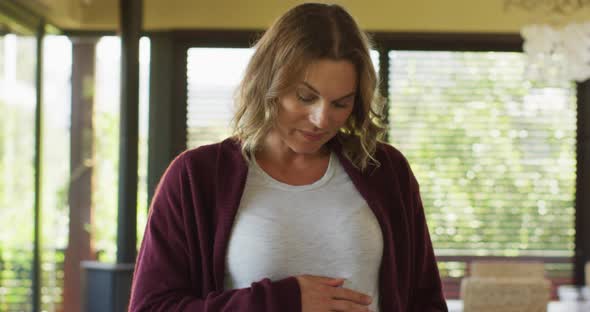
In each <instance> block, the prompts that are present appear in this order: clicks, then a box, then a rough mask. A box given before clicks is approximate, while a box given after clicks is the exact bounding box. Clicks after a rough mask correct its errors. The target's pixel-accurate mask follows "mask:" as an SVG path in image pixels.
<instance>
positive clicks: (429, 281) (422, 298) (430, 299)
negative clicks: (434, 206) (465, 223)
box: [408, 166, 448, 312]
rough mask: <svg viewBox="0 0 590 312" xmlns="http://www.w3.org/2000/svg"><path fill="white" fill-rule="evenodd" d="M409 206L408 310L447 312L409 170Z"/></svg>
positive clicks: (417, 190)
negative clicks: (411, 281) (411, 284)
mask: <svg viewBox="0 0 590 312" xmlns="http://www.w3.org/2000/svg"><path fill="white" fill-rule="evenodd" d="M408 170H409V178H410V183H409V184H410V185H409V186H410V187H409V190H410V194H409V195H410V207H412V209H413V210H414V211H413V218H414V220H413V229H414V231H413V233H412V235H413V236H414V237H413V240H414V244H413V245H414V252H415V256H414V257H413V259H415V263H414V265H415V267H414V268H415V269H414V272H413V273H414V283H415V284H414V285H415V287H414V290H413V292H412V293H413V298H411V299H410V304H411V306H410V309H409V311H415V312H447V311H448V308H447V304H446V301H445V298H444V295H443V291H442V285H441V280H440V274H439V271H438V266H437V263H436V258H435V256H434V250H433V247H432V241H431V239H430V234H429V232H428V226H427V225H426V217H425V214H424V207H423V205H422V199H421V197H420V190H419V185H418V182H417V181H416V178H415V177H414V175H413V173H412V171H411V170H410V169H409V166H408Z"/></svg>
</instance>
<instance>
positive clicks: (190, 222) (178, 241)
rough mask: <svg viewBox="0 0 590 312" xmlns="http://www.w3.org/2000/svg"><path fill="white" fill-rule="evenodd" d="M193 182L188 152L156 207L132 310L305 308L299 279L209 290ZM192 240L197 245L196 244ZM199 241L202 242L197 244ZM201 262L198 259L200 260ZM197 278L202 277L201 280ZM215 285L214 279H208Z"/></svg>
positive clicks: (166, 179)
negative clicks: (187, 159)
mask: <svg viewBox="0 0 590 312" xmlns="http://www.w3.org/2000/svg"><path fill="white" fill-rule="evenodd" d="M192 196H193V195H192V193H191V181H189V177H188V174H187V169H186V167H185V164H184V160H183V156H182V155H181V156H179V157H177V158H176V159H175V160H174V161H173V162H172V164H171V165H170V167H169V168H168V169H167V170H166V173H165V174H164V176H163V178H162V180H161V182H160V184H159V186H158V189H157V191H156V194H155V195H154V199H153V201H152V206H151V208H150V213H149V218H148V223H147V226H146V230H145V235H144V238H143V241H142V244H141V248H140V250H139V254H138V257H137V262H136V266H135V273H134V277H133V284H132V291H131V299H130V305H129V311H133V312H135V311H203V312H204V311H244V312H247V311H252V312H254V311H257V312H258V311H268V312H270V311H277V312H278V311H293V312H299V311H300V310H301V299H300V290H299V286H298V282H297V279H296V278H294V277H290V278H286V279H283V280H280V281H275V282H272V281H270V280H268V279H263V280H261V281H259V282H256V283H253V284H252V285H251V287H249V288H244V289H239V290H230V291H222V292H221V291H220V292H209V293H205V291H204V290H203V289H201V288H202V287H203V286H202V285H204V284H206V283H205V281H203V279H204V278H205V277H204V275H203V273H202V272H201V269H202V268H203V266H202V262H204V261H213V260H212V259H203V254H202V253H201V248H203V247H202V246H204V245H207V242H200V241H199V240H204V239H203V238H199V237H196V236H198V233H199V231H196V230H195V227H197V224H196V222H195V221H194V220H195V219H194V218H193V217H194V216H187V215H190V212H189V211H191V210H192V209H194V208H193V207H190V206H192ZM191 242H192V243H191ZM195 242H197V243H195ZM194 262H197V263H194ZM195 279H196V280H195ZM206 282H209V283H212V282H213V281H206Z"/></svg>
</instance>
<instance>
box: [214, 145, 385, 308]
mask: <svg viewBox="0 0 590 312" xmlns="http://www.w3.org/2000/svg"><path fill="white" fill-rule="evenodd" d="M382 254H383V236H382V232H381V227H380V226H379V222H378V221H377V218H376V217H375V215H374V214H373V212H372V211H371V209H370V208H369V206H368V205H367V203H366V201H365V200H364V199H363V197H362V196H361V195H360V194H359V193H358V191H357V190H356V188H355V187H354V185H353V183H352V181H351V180H350V178H349V177H348V174H347V173H346V172H345V171H344V168H343V167H342V165H341V164H340V162H339V161H338V159H337V157H336V156H335V155H334V154H332V155H331V156H330V163H329V165H328V169H327V170H326V173H325V174H324V176H322V178H320V179H319V180H318V181H316V182H314V183H312V184H308V185H302V186H293V185H289V184H285V183H282V182H279V181H277V180H275V179H274V178H272V177H271V176H269V175H268V174H267V173H266V172H264V171H263V170H262V169H261V168H260V167H259V166H258V165H257V164H256V161H253V162H252V165H250V169H249V170H248V177H247V179H246V186H245V189H244V194H243V195H242V199H241V201H240V207H239V209H238V211H237V214H236V219H235V221H234V225H233V228H232V233H231V236H230V239H229V244H228V250H227V257H226V268H227V269H226V273H225V281H224V284H225V288H226V289H237V288H245V287H249V286H250V284H251V283H253V282H258V281H260V280H262V279H263V278H269V279H271V280H273V281H276V280H280V279H283V278H286V277H289V276H297V275H302V274H311V275H321V276H328V277H334V278H346V279H347V280H346V281H345V283H344V287H346V288H350V289H353V290H356V291H359V292H362V293H365V294H367V295H370V296H372V297H373V302H372V304H371V306H370V308H371V309H372V310H373V311H378V302H379V268H380V265H381V258H382Z"/></svg>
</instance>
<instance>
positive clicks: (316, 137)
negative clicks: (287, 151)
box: [299, 130, 324, 142]
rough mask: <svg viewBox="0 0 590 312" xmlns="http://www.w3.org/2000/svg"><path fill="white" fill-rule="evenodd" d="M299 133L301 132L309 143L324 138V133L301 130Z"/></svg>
mask: <svg viewBox="0 0 590 312" xmlns="http://www.w3.org/2000/svg"><path fill="white" fill-rule="evenodd" d="M299 132H301V134H302V135H303V137H305V138H306V139H308V140H309V141H313V142H315V141H319V140H321V139H322V138H323V137H324V134H323V133H311V132H307V131H303V130H299Z"/></svg>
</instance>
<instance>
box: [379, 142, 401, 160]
mask: <svg viewBox="0 0 590 312" xmlns="http://www.w3.org/2000/svg"><path fill="white" fill-rule="evenodd" d="M375 158H377V160H378V161H379V162H382V161H387V162H392V163H407V162H408V160H407V159H406V157H405V156H404V154H402V152H401V151H400V150H399V149H397V148H396V147H395V146H393V145H391V144H389V143H386V142H378V143H377V148H376V151H375Z"/></svg>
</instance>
